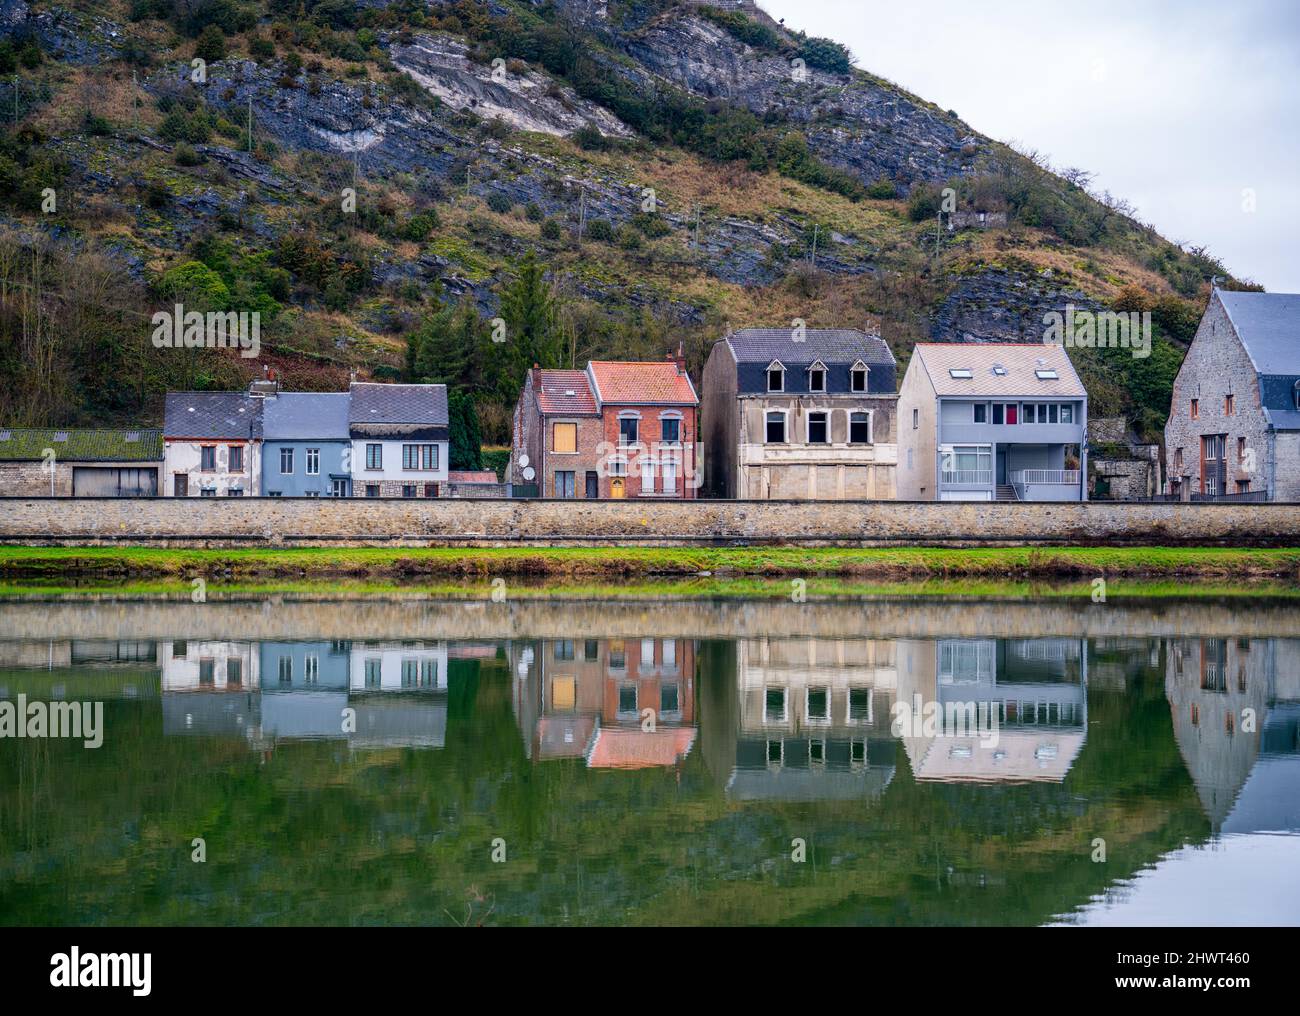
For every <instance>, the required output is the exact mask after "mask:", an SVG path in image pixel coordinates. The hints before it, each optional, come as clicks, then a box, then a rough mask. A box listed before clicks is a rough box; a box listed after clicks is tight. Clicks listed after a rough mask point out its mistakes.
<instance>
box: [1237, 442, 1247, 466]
mask: <svg viewBox="0 0 1300 1016" xmlns="http://www.w3.org/2000/svg"><path fill="white" fill-rule="evenodd" d="M1245 458H1246V439H1245V438H1244V437H1239V438H1237V461H1238V462H1243V461H1245Z"/></svg>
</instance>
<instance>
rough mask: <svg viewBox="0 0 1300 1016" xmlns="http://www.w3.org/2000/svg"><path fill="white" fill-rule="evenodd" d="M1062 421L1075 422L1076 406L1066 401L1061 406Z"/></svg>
mask: <svg viewBox="0 0 1300 1016" xmlns="http://www.w3.org/2000/svg"><path fill="white" fill-rule="evenodd" d="M1061 422H1062V423H1074V406H1072V405H1070V404H1069V403H1066V404H1065V405H1063V406H1062V407H1061Z"/></svg>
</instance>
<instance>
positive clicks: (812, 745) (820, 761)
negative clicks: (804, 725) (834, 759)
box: [808, 738, 826, 766]
mask: <svg viewBox="0 0 1300 1016" xmlns="http://www.w3.org/2000/svg"><path fill="white" fill-rule="evenodd" d="M808 761H809V762H811V763H812V764H813V765H815V766H823V765H825V764H826V742H825V741H823V740H821V739H820V738H814V739H812V740H810V741H809V742H808Z"/></svg>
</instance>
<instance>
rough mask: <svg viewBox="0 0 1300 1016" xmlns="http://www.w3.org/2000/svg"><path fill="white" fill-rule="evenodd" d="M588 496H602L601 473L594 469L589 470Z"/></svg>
mask: <svg viewBox="0 0 1300 1016" xmlns="http://www.w3.org/2000/svg"><path fill="white" fill-rule="evenodd" d="M587 497H588V498H598V497H600V475H599V474H598V473H596V472H594V471H592V470H588V471H587Z"/></svg>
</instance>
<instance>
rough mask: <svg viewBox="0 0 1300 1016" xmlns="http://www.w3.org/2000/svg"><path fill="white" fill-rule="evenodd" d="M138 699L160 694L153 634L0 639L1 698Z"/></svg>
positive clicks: (55, 699)
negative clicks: (143, 636) (146, 636)
mask: <svg viewBox="0 0 1300 1016" xmlns="http://www.w3.org/2000/svg"><path fill="white" fill-rule="evenodd" d="M20 693H21V694H25V695H26V696H27V697H28V699H37V698H39V699H43V700H48V701H63V700H84V699H136V698H144V697H155V696H156V695H157V694H158V666H157V650H156V647H155V643H154V642H153V640H152V639H147V640H136V639H0V699H11V698H14V697H15V696H17V695H18V694H20Z"/></svg>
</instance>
